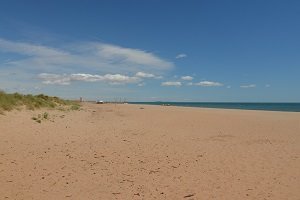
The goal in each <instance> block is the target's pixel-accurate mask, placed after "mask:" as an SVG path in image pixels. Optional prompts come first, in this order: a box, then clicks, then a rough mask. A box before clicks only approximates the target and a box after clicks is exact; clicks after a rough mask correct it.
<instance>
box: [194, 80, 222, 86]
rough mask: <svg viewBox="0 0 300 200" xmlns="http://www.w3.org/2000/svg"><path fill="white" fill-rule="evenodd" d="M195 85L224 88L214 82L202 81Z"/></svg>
mask: <svg viewBox="0 0 300 200" xmlns="http://www.w3.org/2000/svg"><path fill="white" fill-rule="evenodd" d="M194 85H197V86H202V87H220V86H223V84H222V83H219V82H212V81H201V82H199V83H195V84H194Z"/></svg>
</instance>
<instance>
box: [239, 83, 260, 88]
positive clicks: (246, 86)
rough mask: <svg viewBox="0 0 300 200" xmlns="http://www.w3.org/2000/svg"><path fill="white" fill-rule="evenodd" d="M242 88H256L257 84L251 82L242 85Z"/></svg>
mask: <svg viewBox="0 0 300 200" xmlns="http://www.w3.org/2000/svg"><path fill="white" fill-rule="evenodd" d="M240 87H241V88H255V87H256V85H255V84H250V85H241V86H240Z"/></svg>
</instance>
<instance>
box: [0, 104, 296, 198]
mask: <svg viewBox="0 0 300 200" xmlns="http://www.w3.org/2000/svg"><path fill="white" fill-rule="evenodd" d="M43 112H44V111H42V110H38V111H12V112H9V113H7V114H6V115H5V116H3V115H0V138H1V140H0V199H228V200H229V199H230V200H232V199H272V200H277V199H278V200H283V199H290V200H294V199H295V200H296V199H297V200H299V199H300V189H299V188H300V170H299V169H300V113H287V112H268V111H245V110H222V109H204V108H183V107H163V106H146V105H96V104H89V103H85V104H84V105H83V107H82V110H81V111H70V112H63V111H47V112H48V113H49V119H48V120H43V121H42V123H37V122H36V121H34V120H32V119H31V118H32V117H33V116H36V115H37V114H41V113H43Z"/></svg>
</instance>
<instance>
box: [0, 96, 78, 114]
mask: <svg viewBox="0 0 300 200" xmlns="http://www.w3.org/2000/svg"><path fill="white" fill-rule="evenodd" d="M24 107H25V108H26V109H29V110H35V109H40V108H51V109H59V110H78V109H79V108H80V105H79V104H78V103H77V102H75V101H70V100H64V99H61V98H58V97H51V96H47V95H44V94H39V95H31V94H27V95H23V94H19V93H13V94H8V93H5V92H3V91H0V113H2V114H3V113H4V111H10V110H13V109H22V108H24Z"/></svg>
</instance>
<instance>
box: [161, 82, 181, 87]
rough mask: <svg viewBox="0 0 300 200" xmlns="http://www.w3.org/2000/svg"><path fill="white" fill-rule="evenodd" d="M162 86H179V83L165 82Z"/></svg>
mask: <svg viewBox="0 0 300 200" xmlns="http://www.w3.org/2000/svg"><path fill="white" fill-rule="evenodd" d="M161 85H162V86H181V85H182V84H181V82H179V81H166V82H162V83H161Z"/></svg>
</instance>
